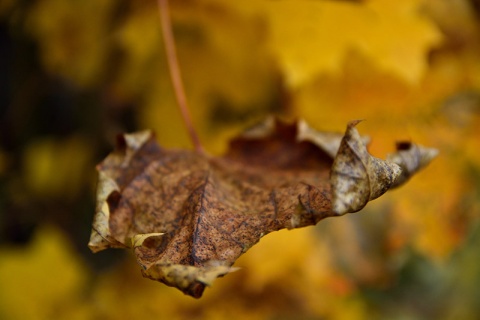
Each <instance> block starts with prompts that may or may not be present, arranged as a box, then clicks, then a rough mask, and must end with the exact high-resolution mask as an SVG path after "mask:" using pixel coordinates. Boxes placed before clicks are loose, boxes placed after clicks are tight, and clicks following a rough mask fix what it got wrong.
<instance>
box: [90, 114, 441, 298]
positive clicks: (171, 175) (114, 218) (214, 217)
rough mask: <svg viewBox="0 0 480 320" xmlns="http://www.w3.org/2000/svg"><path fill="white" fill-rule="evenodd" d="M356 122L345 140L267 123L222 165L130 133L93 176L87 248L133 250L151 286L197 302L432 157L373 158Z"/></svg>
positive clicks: (416, 150)
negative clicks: (259, 250)
mask: <svg viewBox="0 0 480 320" xmlns="http://www.w3.org/2000/svg"><path fill="white" fill-rule="evenodd" d="M357 123H358V121H354V122H351V123H350V124H349V125H348V126H347V130H346V133H345V134H344V135H341V134H332V133H322V132H318V131H315V130H313V129H311V128H309V127H308V126H307V125H306V123H304V122H299V123H298V124H284V123H281V122H279V121H276V120H274V119H269V120H268V121H266V122H265V123H263V124H261V125H259V126H256V127H254V128H251V129H250V130H248V131H247V132H246V133H245V135H244V136H242V137H239V138H237V139H235V140H233V141H232V142H231V144H230V148H229V150H228V152H227V153H226V154H225V155H224V156H222V157H210V156H207V155H202V154H198V153H195V152H193V151H188V150H167V149H163V148H162V147H160V146H159V145H158V144H157V143H156V141H155V139H154V137H153V135H152V134H151V133H150V132H148V131H145V132H139V133H134V134H125V135H123V136H122V137H120V138H119V141H118V144H117V148H116V150H115V151H114V152H113V153H111V154H110V155H109V156H108V157H107V158H106V159H105V160H104V161H103V162H102V163H101V164H99V165H98V167H97V169H98V172H99V182H98V192H97V206H96V214H95V218H94V222H93V228H92V234H91V239H90V242H89V247H90V248H91V250H92V251H94V252H97V251H100V250H103V249H106V248H133V250H134V252H135V255H136V257H137V260H138V263H139V264H140V266H141V268H142V273H143V275H144V276H145V277H148V278H151V279H154V280H158V281H161V282H163V283H165V284H167V285H169V286H174V287H177V288H178V289H180V290H182V291H183V292H184V293H186V294H188V295H191V296H193V297H197V298H198V297H200V296H201V295H202V293H203V291H204V289H205V286H208V285H210V284H211V283H212V281H213V280H215V279H216V278H217V277H220V276H223V275H225V274H227V273H229V272H231V271H234V270H235V268H232V265H233V263H234V262H235V260H236V259H237V258H238V257H239V256H240V255H241V254H243V253H244V252H246V251H247V250H248V249H249V248H250V247H251V246H253V245H254V244H255V243H257V242H258V241H259V240H260V238H262V237H263V236H265V235H266V234H268V233H270V232H272V231H276V230H280V229H283V228H288V229H292V228H299V227H304V226H308V225H314V224H316V223H317V222H319V221H320V220H322V219H324V218H326V217H331V216H338V215H342V214H345V213H348V212H355V211H358V210H360V209H361V208H363V207H364V206H365V205H366V204H367V202H368V201H370V200H373V199H375V198H377V197H379V196H380V195H382V194H383V193H385V192H386V191H387V190H388V189H390V188H392V187H396V186H398V185H400V184H401V183H403V182H404V181H406V180H407V179H408V178H409V177H410V176H411V175H412V174H413V173H414V172H416V171H417V170H418V169H420V168H421V167H423V166H425V165H426V164H427V163H428V162H429V161H430V160H431V159H432V158H433V157H434V156H435V154H436V151H434V150H433V149H427V148H424V147H419V146H416V145H414V144H411V143H401V144H399V150H398V152H397V153H395V154H393V155H391V156H390V157H389V160H388V161H384V160H381V159H378V158H375V157H373V156H371V155H370V154H369V153H368V152H367V149H366V145H365V143H366V141H368V139H367V138H362V137H360V135H359V134H358V132H357V130H356V129H355V125H356V124H357Z"/></svg>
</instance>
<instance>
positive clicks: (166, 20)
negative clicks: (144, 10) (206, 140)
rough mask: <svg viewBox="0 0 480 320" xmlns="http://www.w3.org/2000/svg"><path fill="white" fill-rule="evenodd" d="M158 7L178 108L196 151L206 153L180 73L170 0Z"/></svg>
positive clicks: (159, 2)
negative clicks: (194, 125)
mask: <svg viewBox="0 0 480 320" xmlns="http://www.w3.org/2000/svg"><path fill="white" fill-rule="evenodd" d="M158 9H159V12H160V22H161V26H162V35H163V41H164V44H165V50H166V54H167V62H168V68H169V70H170V79H171V81H172V85H173V90H174V92H175V97H176V100H177V105H178V108H179V109H180V112H181V114H182V119H183V122H184V123H185V126H186V127H187V130H188V134H189V136H190V139H191V141H192V143H193V146H194V148H195V151H196V152H198V153H204V150H203V147H202V144H201V143H200V139H199V138H198V135H197V132H196V131H195V129H194V127H193V123H192V117H191V115H190V112H189V109H188V105H187V98H186V95H185V89H184V87H183V82H182V77H181V74H180V68H179V64H178V60H177V53H176V50H175V40H174V38H173V32H172V23H171V21H170V15H169V8H168V0H158Z"/></svg>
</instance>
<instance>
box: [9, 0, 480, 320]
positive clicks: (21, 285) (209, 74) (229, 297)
mask: <svg viewBox="0 0 480 320" xmlns="http://www.w3.org/2000/svg"><path fill="white" fill-rule="evenodd" d="M170 5H171V15H172V20H173V29H174V34H175V38H176V45H177V51H178V56H179V57H178V58H179V61H180V68H181V71H182V76H183V79H184V83H185V87H186V91H187V98H188V100H189V104H190V108H191V113H192V116H193V120H194V124H195V127H196V129H197V130H198V132H199V134H200V138H201V140H202V142H203V144H204V146H205V148H206V149H207V150H208V151H209V152H210V153H212V154H220V153H221V152H223V151H224V150H225V148H226V146H227V144H228V140H229V139H230V138H231V137H232V136H234V135H235V134H237V133H239V132H240V131H241V130H242V129H244V128H245V127H247V126H249V125H251V124H252V123H254V122H255V121H257V120H259V119H261V118H262V117H264V116H266V115H268V114H271V113H274V114H277V115H279V116H281V117H283V118H287V119H295V118H304V119H305V120H307V121H308V122H309V123H310V124H311V125H312V126H313V127H315V128H317V129H321V130H323V129H324V130H333V131H343V130H344V128H345V124H346V123H347V122H348V121H349V120H351V119H366V120H367V121H365V122H364V123H362V124H361V126H360V127H359V129H360V130H361V131H362V133H365V134H368V135H369V136H370V137H371V138H372V143H371V145H370V151H371V153H373V154H374V155H376V156H378V157H385V156H386V155H387V154H388V153H389V152H391V151H393V149H394V143H395V141H397V140H411V141H414V142H418V143H420V144H423V145H426V146H430V147H435V148H437V149H439V151H440V155H439V157H438V158H437V159H435V160H434V162H433V163H432V164H431V165H430V166H429V167H428V168H427V169H426V170H424V171H422V172H421V173H420V174H419V175H418V176H416V177H414V178H413V179H412V180H411V181H410V182H409V183H408V184H407V185H405V186H404V187H402V188H401V189H399V190H397V191H393V192H390V193H388V194H386V195H385V196H383V197H382V198H380V199H379V200H376V201H374V202H373V203H370V204H369V205H368V206H367V208H365V209H364V210H363V211H362V212H360V213H357V214H352V215H348V216H344V217H341V218H337V219H329V220H325V221H322V222H320V223H319V224H318V225H317V226H315V227H309V228H305V229H301V230H294V231H280V232H276V233H274V234H271V235H268V236H267V237H265V238H264V239H262V241H261V242H260V243H259V244H257V245H256V246H254V247H253V248H252V249H251V250H250V251H249V252H248V253H246V254H245V255H244V256H242V257H241V258H240V259H239V260H238V261H237V263H236V266H238V267H241V270H240V271H237V272H236V273H233V274H230V275H228V276H226V277H225V278H222V279H219V280H217V281H216V282H215V284H214V286H213V287H212V288H209V289H207V291H206V293H205V295H204V297H203V298H202V299H201V300H193V299H192V298H190V297H186V296H184V295H183V294H182V293H180V292H177V290H175V289H172V288H168V287H166V286H164V285H162V284H159V283H155V282H152V281H150V280H146V279H143V278H142V277H141V275H140V272H139V268H138V266H136V265H135V262H134V258H133V256H132V255H131V254H129V253H126V252H123V251H114V250H110V251H107V252H102V253H99V254H96V255H93V254H92V253H90V252H89V251H88V249H87V248H86V243H87V242H88V237H89V234H90V224H91V221H92V217H93V210H94V205H93V202H94V192H95V191H94V189H95V171H94V166H95V164H96V163H98V162H99V161H101V159H102V158H104V157H105V156H106V155H107V154H108V152H109V151H110V150H111V149H112V148H113V144H114V141H115V135H116V134H117V133H120V132H124V131H134V130H139V129H145V128H151V129H154V130H155V131H156V133H157V138H158V140H159V142H160V143H161V144H162V145H164V146H166V147H181V148H191V145H190V142H189V140H188V137H187V134H186V130H185V128H184V125H183V123H182V122H181V119H180V115H179V112H178V111H177V109H176V103H175V100H174V95H173V91H172V87H171V84H170V80H169V75H168V68H167V65H166V59H165V54H164V48H163V44H162V38H161V32H160V24H159V15H158V7H157V3H156V2H155V1H153V0H141V1H127V0H121V1H112V0H101V1H98V0H83V1H74V0H37V1H33V2H28V3H27V2H25V1H16V0H9V1H2V2H1V4H0V21H1V25H0V35H1V37H0V43H1V47H2V56H1V58H2V59H1V60H2V61H1V63H0V67H1V70H2V71H1V72H0V77H1V85H0V87H1V88H0V93H1V96H0V97H1V103H0V111H1V113H0V124H1V128H0V130H1V140H0V142H1V144H0V190H1V193H0V212H1V215H0V230H1V233H0V284H1V285H0V318H1V319H66V318H68V319H72V318H73V319H99V318H102V319H133V318H135V319H136V318H144V319H150V318H156V319H225V318H229V319H478V318H479V317H480V307H479V305H478V301H479V299H480V290H479V288H480V267H479V266H478V261H479V259H480V254H479V252H480V251H479V250H478V246H480V229H479V228H480V227H479V213H480V212H479V210H480V192H479V186H480V139H479V138H480V5H479V4H478V2H477V1H473V0H471V1H469V0H441V1H440V0H405V1H387V0H364V1H333V0H330V1H327V0H310V1H306V0H304V1H293V0H290V1H289V0H278V1H273V0H272V1H267V0H262V1H258V0H256V1H254V0H244V1H227V0H183V1H180V0H172V1H171V4H170Z"/></svg>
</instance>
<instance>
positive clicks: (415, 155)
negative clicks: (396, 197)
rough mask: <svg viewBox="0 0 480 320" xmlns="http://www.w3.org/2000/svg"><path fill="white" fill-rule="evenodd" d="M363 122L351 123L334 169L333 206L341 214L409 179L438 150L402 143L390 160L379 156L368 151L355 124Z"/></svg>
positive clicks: (333, 166) (332, 182) (332, 175)
mask: <svg viewBox="0 0 480 320" xmlns="http://www.w3.org/2000/svg"><path fill="white" fill-rule="evenodd" d="M359 122H360V121H359V120H356V121H352V122H350V123H349V124H348V125H347V130H346V132H345V135H344V137H343V139H342V141H341V143H340V147H339V149H338V152H337V155H336V157H335V159H334V162H333V165H332V169H331V173H330V183H331V188H332V210H333V211H334V212H335V213H336V214H337V215H343V214H346V213H352V212H357V211H359V210H361V209H362V208H363V207H364V206H365V205H366V204H367V203H368V202H369V201H371V200H374V199H376V198H378V197H379V196H381V195H382V194H384V193H385V192H387V191H388V190H389V189H391V188H394V187H398V186H400V185H401V184H403V183H405V182H406V181H407V180H408V179H409V178H410V177H411V176H412V175H413V174H414V173H416V172H418V170H420V169H421V168H423V167H425V166H426V165H427V164H428V163H429V162H430V161H431V160H432V159H433V158H435V156H436V155H437V154H438V152H437V150H435V149H431V148H425V147H422V146H418V145H415V144H413V143H401V144H398V145H401V147H400V148H399V147H398V145H397V148H399V150H398V151H397V152H396V153H394V154H392V155H390V156H389V157H388V159H387V160H382V159H378V158H376V157H374V156H372V155H370V154H369V153H368V151H367V147H366V144H365V143H364V142H363V141H362V138H361V137H360V135H359V133H358V131H357V129H356V128H355V126H356V125H357V124H358V123H359Z"/></svg>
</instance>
